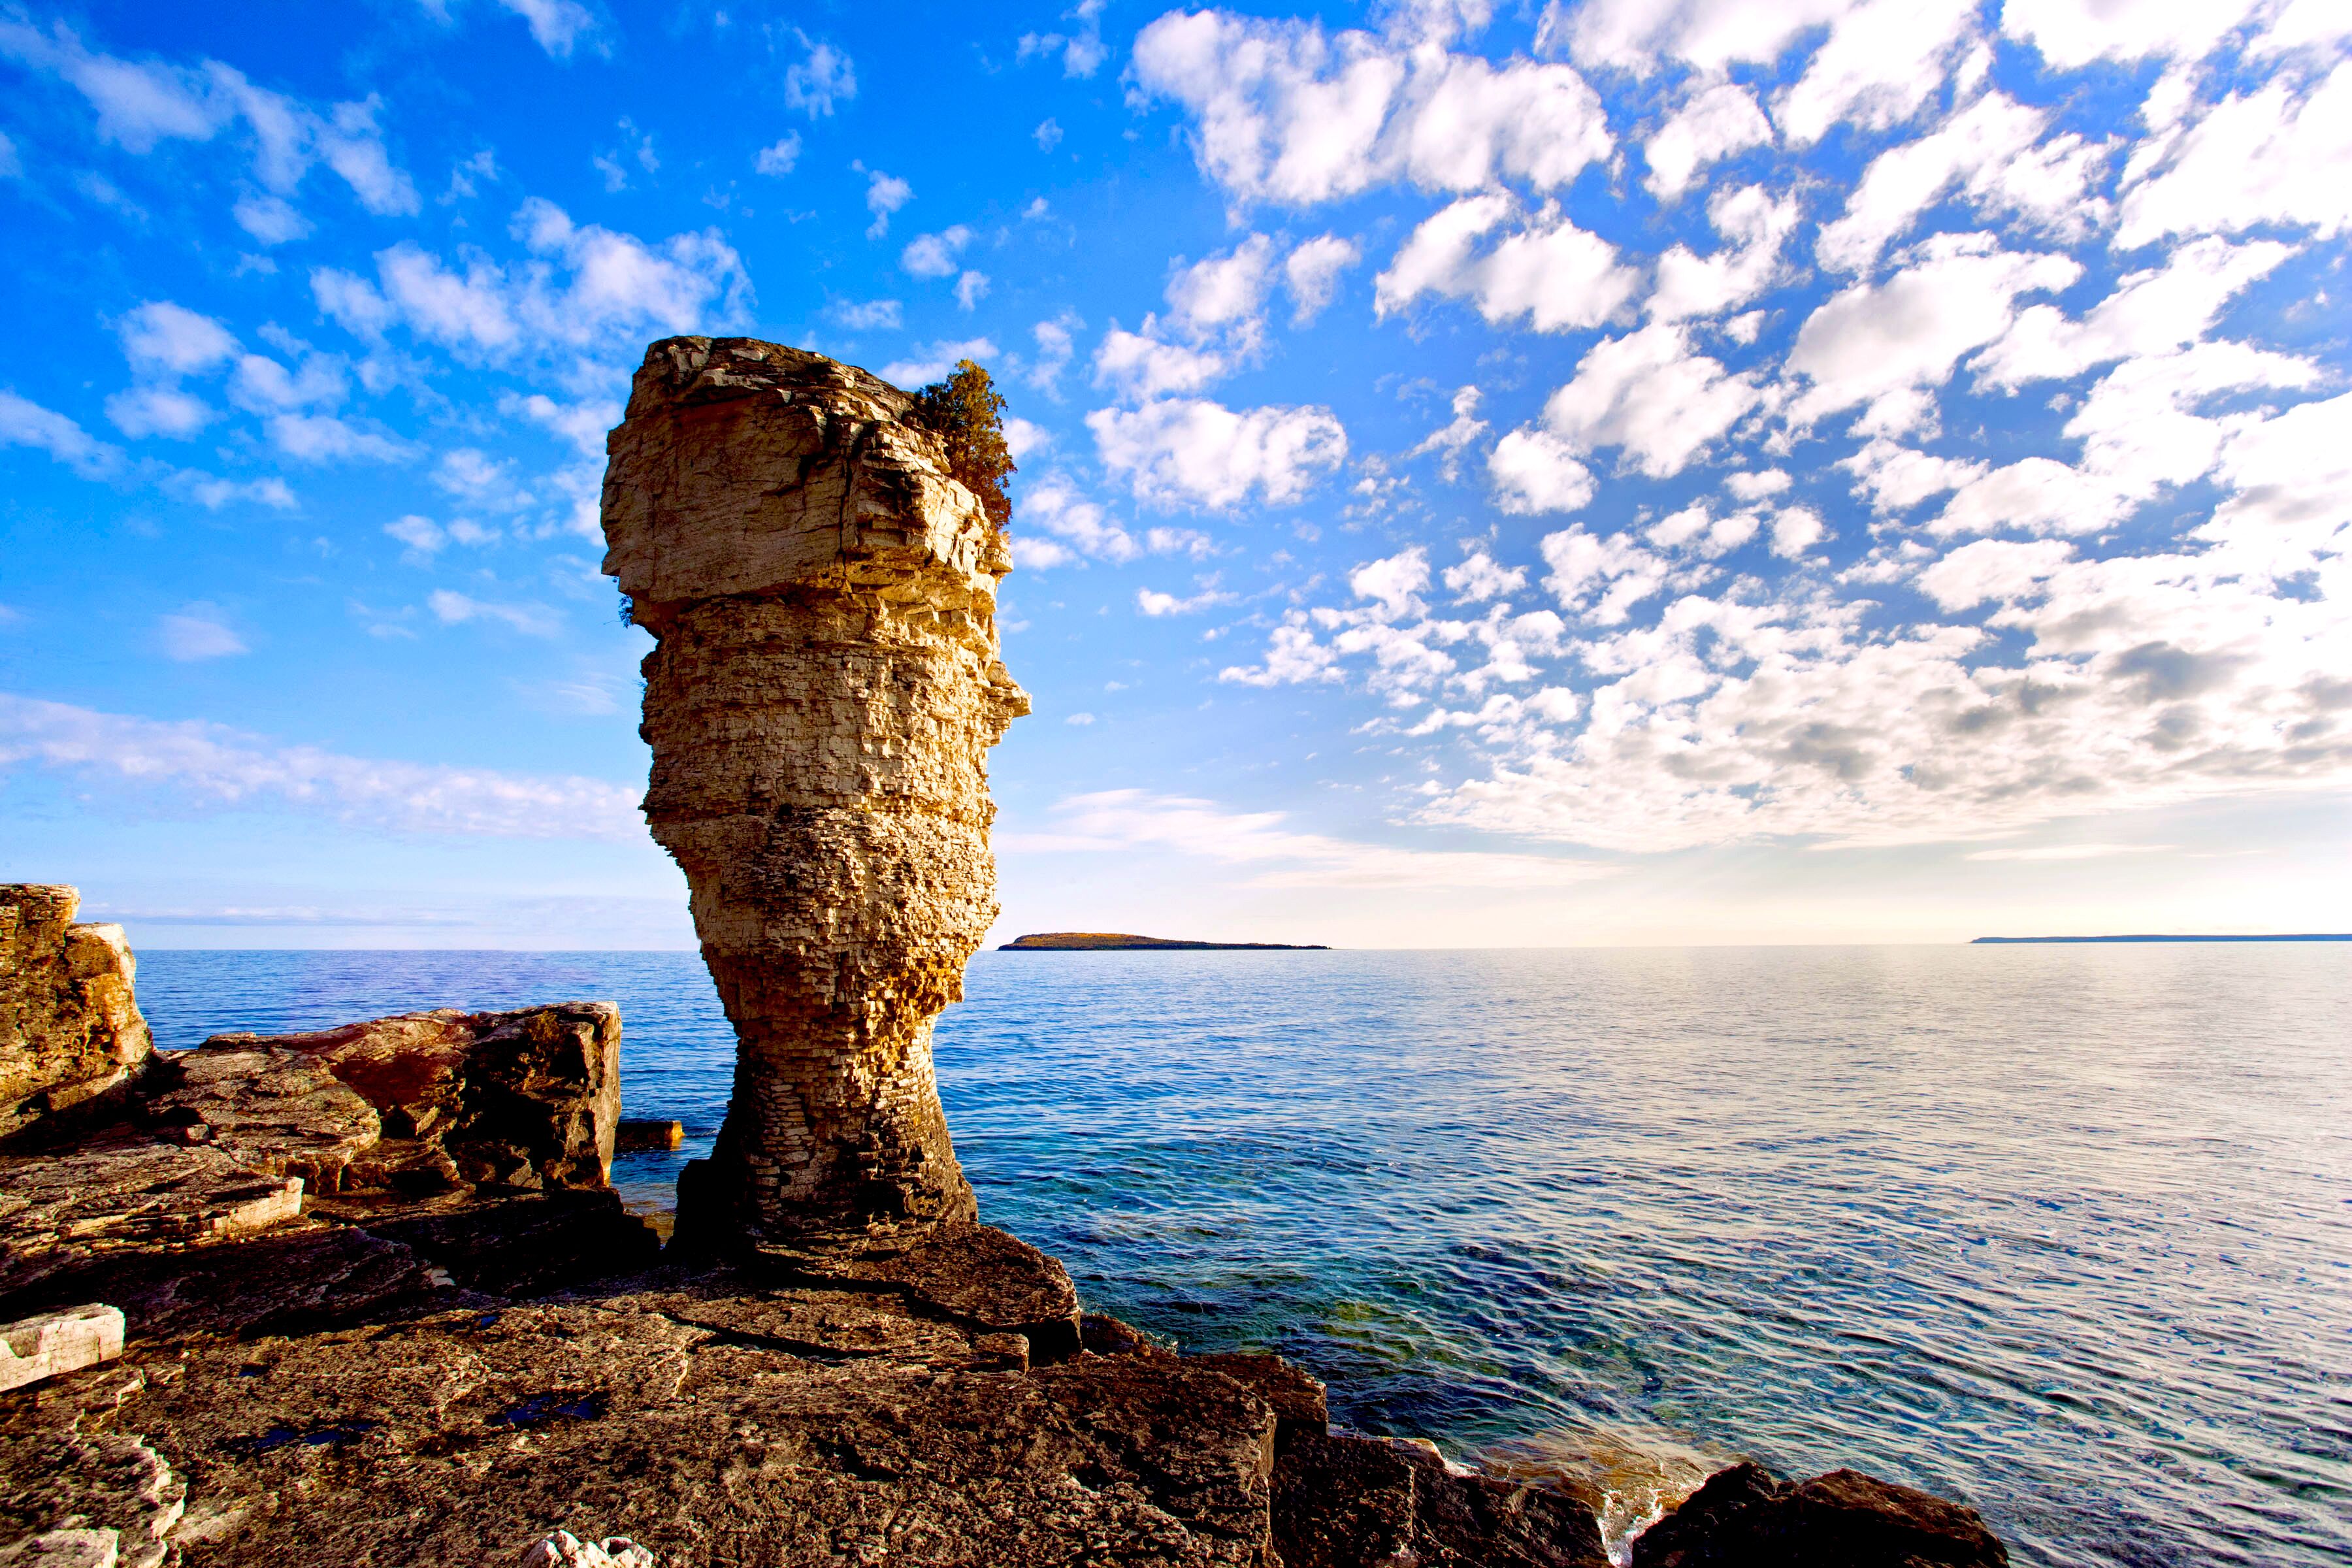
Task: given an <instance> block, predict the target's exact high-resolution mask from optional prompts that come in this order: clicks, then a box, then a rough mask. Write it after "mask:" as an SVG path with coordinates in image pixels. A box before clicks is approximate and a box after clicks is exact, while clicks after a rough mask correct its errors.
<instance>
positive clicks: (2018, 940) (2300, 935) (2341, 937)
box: [1969, 931, 2352, 947]
mask: <svg viewBox="0 0 2352 1568" xmlns="http://www.w3.org/2000/svg"><path fill="white" fill-rule="evenodd" d="M2031 942H2352V931H2302V932H2297V933H2295V934H2294V935H2290V936H1980V937H1978V938H1977V939H1976V940H1975V941H1974V942H1970V943H1969V946H1971V947H1981V946H1984V945H1986V944H1988V943H1990V944H1992V945H1994V946H2017V945H2020V944H2023V943H2031Z"/></svg>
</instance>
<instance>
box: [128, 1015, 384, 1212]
mask: <svg viewBox="0 0 2352 1568" xmlns="http://www.w3.org/2000/svg"><path fill="white" fill-rule="evenodd" d="M153 1076H154V1082H153V1083H152V1084H151V1085H149V1086H146V1087H148V1089H149V1092H147V1093H145V1094H142V1096H141V1097H140V1101H141V1104H140V1113H141V1117H142V1120H143V1121H146V1122H147V1123H148V1124H149V1125H150V1126H152V1127H155V1128H159V1129H162V1130H163V1131H165V1132H166V1133H167V1134H169V1135H170V1136H173V1137H176V1138H178V1139H181V1140H183V1141H184V1142H189V1143H201V1144H203V1145H205V1147H207V1148H210V1149H215V1150H218V1151H219V1152H221V1153H223V1154H226V1155H227V1156H228V1157H229V1158H230V1159H232V1160H234V1161H236V1163H238V1164H240V1165H243V1166H245V1167H247V1169H249V1170H255V1171H260V1172H263V1173H266V1174H268V1175H273V1176H299V1177H300V1178H302V1185H303V1190H304V1191H306V1192H312V1193H331V1192H333V1191H334V1190H335V1189H336V1188H338V1187H340V1186H341V1185H342V1184H343V1173H344V1171H345V1170H346V1169H347V1168H348V1167H349V1166H350V1164H351V1163H352V1161H353V1160H354V1159H356V1158H358V1157H359V1156H360V1155H362V1154H364V1153H366V1152H368V1151H369V1150H371V1149H373V1148H374V1147H375V1145H376V1142H377V1140H379V1139H380V1138H382V1137H383V1124H382V1122H381V1121H378V1119H377V1117H376V1113H375V1109H374V1108H373V1106H371V1105H369V1104H368V1102H367V1101H366V1100H362V1099H361V1098H360V1097H359V1096H358V1095H356V1094H354V1093H352V1091H351V1090H350V1089H347V1088H345V1087H344V1086H343V1084H342V1083H341V1081H340V1080H339V1079H337V1078H336V1077H335V1075H334V1074H333V1073H331V1072H329V1071H328V1070H327V1069H326V1068H324V1067H322V1066H320V1064H319V1063H318V1062H316V1061H313V1060H312V1059H310V1058H309V1057H306V1056H302V1055H300V1054H299V1053H298V1052H294V1051H286V1050H270V1049H267V1048H257V1049H253V1050H236V1051H182V1052H176V1053H173V1054H171V1055H167V1056H165V1057H164V1058H163V1060H162V1063H161V1065H160V1066H159V1067H158V1068H157V1069H156V1071H155V1073H154V1075H153Z"/></svg>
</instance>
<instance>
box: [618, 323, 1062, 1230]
mask: <svg viewBox="0 0 2352 1568" xmlns="http://www.w3.org/2000/svg"><path fill="white" fill-rule="evenodd" d="M910 407H911V400H910V399H909V398H908V396H907V395H905V394H904V393H902V392H900V391H898V389H897V388H895V387H893V386H890V385H889V384H887V383H885V382H882V381H880V380H878V379H877V378H876V377H874V376H872V375H869V374H866V373H865V372H864V371H860V370H857V369H856V368H854V367H852V366H848V365H844V364H837V363H834V362H833V361H831V360H828V359H824V358H823V357H821V356H819V355H816V354H811V353H800V352H799V351H797V350H793V349H788V348H782V347H780V346H778V345H776V344H774V343H765V342H756V341H754V340H751V339H748V338H719V339H715V340H714V339H710V338H671V339H667V340H666V341H664V342H657V343H656V344H654V345H653V347H652V348H651V349H649V350H648V351H646V361H645V363H644V365H643V366H642V367H641V368H640V369H639V370H638V372H637V374H636V380H635V385H634V387H633V388H632V391H631V394H630V397H629V408H628V414H627V416H626V417H625V419H624V420H623V421H622V423H621V425H620V426H619V427H618V428H617V429H615V430H614V432H613V434H612V437H611V438H610V440H609V442H608V443H607V449H608V451H609V453H610V457H611V465H610V467H609V468H608V470H607V472H606V475H605V479H604V537H605V540H606V542H607V544H608V545H609V547H610V548H609V551H608V552H607V554H606V555H605V557H604V570H605V572H606V573H607V574H610V575H612V576H615V577H617V578H619V579H620V584H621V590H622V592H623V593H624V594H625V595H628V599H629V606H630V607H629V614H630V616H631V618H632V619H633V620H634V621H635V623H636V624H637V625H639V626H643V627H645V628H646V630H647V631H649V632H651V633H652V634H653V635H654V637H655V639H656V645H657V646H656V647H655V649H654V651H653V653H652V654H650V655H649V656H647V658H646V662H645V678H646V694H645V723H644V728H643V731H642V732H643V734H644V736H645V738H646V742H647V743H648V744H649V745H650V746H652V748H653V779H652V784H651V785H650V787H649V788H648V789H647V791H646V821H647V823H648V824H649V825H650V826H651V827H652V829H653V834H654V837H656V839H658V840H659V841H660V842H661V844H662V846H663V847H665V848H667V850H668V851H669V852H670V854H671V855H672V856H674V857H675V858H677V863H678V865H679V866H680V867H681V868H683V869H684V870H685V872H686V876H687V880H688V884H689V885H690V886H691V888H692V889H693V910H694V923H695V929H696V931H697V932H698V934H699V935H700V937H701V939H702V952H703V956H704V958H705V959H706V960H707V961H708V962H709V965H710V973H711V976H712V978H713V979H715V980H716V981H717V982H718V984H719V996H720V999H721V1000H722V1001H723V1002H724V1003H725V1005H726V1008H727V1016H728V1017H729V1018H730V1019H731V1020H732V1021H733V1023H734V1025H735V1031H736V1037H737V1041H738V1048H737V1055H736V1068H735V1090H734V1098H733V1100H731V1102H730V1105H729V1107H728V1111H727V1121H726V1124H725V1126H724V1128H723V1129H722V1131H720V1133H719V1142H718V1147H717V1149H716V1150H715V1152H713V1154H712V1157H711V1160H710V1162H709V1164H708V1165H707V1166H702V1165H697V1166H694V1167H689V1169H688V1174H687V1179H686V1180H684V1181H682V1182H681V1183H680V1184H679V1189H680V1190H679V1194H678V1197H679V1213H678V1234H679V1236H680V1237H681V1238H684V1239H686V1240H688V1244H689V1245H694V1246H701V1247H728V1246H730V1245H743V1244H756V1243H758V1242H761V1241H766V1242H773V1243H779V1244H784V1245H802V1244H807V1243H812V1242H818V1241H822V1240H824V1238H826V1237H839V1236H844V1235H852V1236H866V1235H872V1234H874V1233H877V1232H881V1233H889V1232H894V1231H901V1230H908V1229H914V1228H919V1227H922V1226H928V1225H931V1224H935V1223H938V1222H940V1221H946V1220H968V1219H971V1217H973V1204H972V1195H971V1185H970V1184H968V1183H967V1182H966V1181H965V1180H964V1176H963V1172H962V1169H961V1167H960V1166H959V1165H958V1164H957V1163H956V1160H955V1153H954V1151H953V1149H952V1148H951V1147H950V1143H949V1140H948V1129H947V1120H946V1117H945V1115H944V1114H943V1113H942V1111H941V1110H940V1098H939V1089H938V1086H937V1083H936V1081H935V1080H934V1079H933V1077H932V1070H931V1020H932V1018H933V1017H934V1016H936V1015H937V1014H938V1013H939V1011H940V1009H941V1008H942V1007H944V1006H946V1005H948V1004H949V1003H950V1002H953V1001H956V1000H958V999H959V998H960V997H961V995H962V982H963V965H964V961H965V960H966V959H968V958H969V957H971V953H972V952H973V950H974V949H975V948H977V947H978V946H979V945H980V942H981V941H982V937H983V936H984V935H985V934H986V933H987V931H988V927H989V926H990V924H991V923H992V921H994V920H995V918H996V867H995V862H994V860H993V858H992V857H991V855H990V853H989V847H988V828H989V823H990V821H991V819H992V817H993V816H994V815H995V808H994V807H993V805H991V803H990V801H989V797H988V772H987V765H986V763H987V755H988V748H989V747H991V746H992V745H994V744H995V743H996V742H997V741H998V740H999V739H1001V738H1002V737H1003V733H1004V731H1005V727H1006V726H1007V725H1008V724H1009V723H1011V721H1013V719H1014V718H1015V717H1017V716H1019V715H1020V714H1023V713H1025V712H1027V711H1028V710H1029V702H1028V699H1027V698H1026V697H1025V696H1024V694H1023V693H1022V691H1021V689H1020V688H1019V687H1018V686H1016V685H1014V684H1013V679H1012V678H1011V677H1010V676H1009V675H1007V674H1006V673H1005V670H1004V667H1003V664H1002V663H1001V662H999V659H998V647H997V637H996V624H995V608H996V584H997V580H998V579H999V578H1001V577H1002V576H1003V574H1005V572H1006V571H1007V570H1008V569H1009V568H1010V566H1011V564H1012V558H1011V554H1010V552H1009V550H1008V547H1007V545H1006V542H1005V540H1004V537H1003V534H1002V533H1001V532H1000V531H997V530H996V529H995V528H993V527H992V526H991V525H990V523H989V521H988V520H987V517H986V516H985V514H984V513H983V512H982V510H981V507H980V505H979V503H978V502H977V501H976V500H974V499H973V497H972V495H971V491H969V490H967V489H964V487H963V486H961V485H960V484H958V483H956V482H954V481H953V480H951V479H949V478H948V477H947V473H946V469H945V465H944V460H943V455H942V452H941V449H940V446H939V444H938V442H937V441H936V440H935V439H934V438H933V437H931V436H930V435H929V434H928V433H927V432H925V431H923V430H921V429H920V428H919V427H917V426H913V425H911V424H909V423H908V410H909V409H910Z"/></svg>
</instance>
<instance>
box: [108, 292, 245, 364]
mask: <svg viewBox="0 0 2352 1568" xmlns="http://www.w3.org/2000/svg"><path fill="white" fill-rule="evenodd" d="M114 330H115V332H116V335H117V336H119V337H120V338H121V340H122V354H123V357H124V358H125V359H128V360H129V361H130V362H131V368H132V369H134V370H137V371H140V372H142V373H143V374H156V375H185V374H194V373H196V372H200V371H206V370H210V369H211V368H212V367H213V366H215V365H216V364H219V363H221V362H222V361H223V360H226V359H227V358H228V357H229V356H230V355H231V354H233V353H236V334H234V333H232V332H231V331H229V330H228V329H227V328H226V327H224V326H222V325H221V324H220V323H219V322H218V321H214V320H213V319H212V318H211V317H210V316H204V315H199V314H197V313H196V312H195V311H194V310H189V309H187V308H186V307H185V306H184V305H175V304H173V303H172V302H171V301H170V300H149V301H147V303H145V304H143V305H141V306H139V307H138V308H136V309H135V310H130V311H127V312H126V313H125V314H124V315H123V317H122V319H121V321H117V322H116V323H115V328H114Z"/></svg>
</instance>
